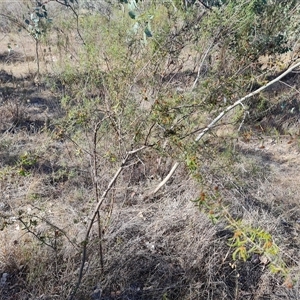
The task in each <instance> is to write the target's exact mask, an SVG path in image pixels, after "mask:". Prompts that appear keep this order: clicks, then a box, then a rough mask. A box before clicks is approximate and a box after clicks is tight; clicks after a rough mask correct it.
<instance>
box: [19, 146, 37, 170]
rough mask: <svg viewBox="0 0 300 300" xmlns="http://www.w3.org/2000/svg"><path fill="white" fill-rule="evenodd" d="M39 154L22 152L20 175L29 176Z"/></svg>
mask: <svg viewBox="0 0 300 300" xmlns="http://www.w3.org/2000/svg"><path fill="white" fill-rule="evenodd" d="M36 163H37V156H36V155H35V154H33V153H29V152H25V153H24V154H22V155H21V156H20V158H19V161H18V169H19V171H18V172H19V175H21V176H27V175H29V174H30V172H29V171H30V170H31V169H32V168H33V167H34V166H35V165H36Z"/></svg>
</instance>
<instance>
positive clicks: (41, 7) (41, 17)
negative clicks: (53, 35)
mask: <svg viewBox="0 0 300 300" xmlns="http://www.w3.org/2000/svg"><path fill="white" fill-rule="evenodd" d="M35 5H36V6H35V7H34V9H33V11H32V12H30V13H29V15H30V17H29V18H25V16H24V21H25V23H26V25H27V26H28V27H27V28H28V31H29V32H30V34H31V36H32V37H33V38H34V39H35V40H39V39H40V38H41V37H42V36H43V35H45V34H46V32H47V31H48V30H49V25H50V23H51V22H52V19H51V18H49V17H48V11H47V8H46V6H45V4H44V3H43V2H41V1H39V0H36V3H35Z"/></svg>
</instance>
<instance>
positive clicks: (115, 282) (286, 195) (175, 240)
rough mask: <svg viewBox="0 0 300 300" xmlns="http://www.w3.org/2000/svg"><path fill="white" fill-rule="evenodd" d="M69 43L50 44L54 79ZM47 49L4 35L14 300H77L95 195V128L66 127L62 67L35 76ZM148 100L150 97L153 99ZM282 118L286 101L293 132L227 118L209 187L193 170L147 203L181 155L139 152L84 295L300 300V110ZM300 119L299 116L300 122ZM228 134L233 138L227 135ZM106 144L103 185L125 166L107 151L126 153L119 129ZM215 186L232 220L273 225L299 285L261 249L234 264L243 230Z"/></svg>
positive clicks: (4, 255) (1, 124)
mask: <svg viewBox="0 0 300 300" xmlns="http://www.w3.org/2000/svg"><path fill="white" fill-rule="evenodd" d="M1 24H2V23H1ZM3 32H4V31H3ZM51 39H52V43H54V44H55V43H56V42H57V40H56V39H55V37H54V36H51V38H50V40H51ZM53 41H56V42H53ZM8 43H11V44H13V45H15V46H16V49H17V50H15V52H14V53H12V54H9V53H8V52H7V49H6V48H5V47H6V46H7V45H6V44H8ZM71 44H72V43H71ZM5 45H6V46H5ZM56 46H57V47H56ZM56 46H55V47H54V48H52V49H51V50H49V47H48V45H47V43H45V44H44V46H42V48H41V49H40V51H41V53H43V54H44V55H43V56H42V59H41V65H42V68H41V71H42V73H43V74H44V75H45V74H49V73H50V75H51V76H52V77H53V76H54V75H53V74H58V73H59V70H60V68H62V66H63V65H64V63H66V64H67V62H66V61H65V60H64V59H65V56H64V55H65V52H63V51H66V52H67V51H69V50H70V48H68V49H64V50H63V51H62V50H61V49H59V48H58V44H57V43H56ZM1 47H2V48H1ZM43 47H44V48H43ZM73 47H75V46H74V45H73ZM45 49H46V50H45ZM70 51H71V50H70ZM60 54H63V55H60ZM183 55H184V57H186V53H185V52H184V54H183ZM54 56H55V57H56V56H57V57H59V59H58V60H57V61H56V60H55V59H54ZM34 57H35V53H34V47H33V44H32V41H31V40H30V38H29V37H28V36H25V35H21V34H19V33H12V34H9V33H8V32H6V33H5V34H4V37H3V43H1V46H0V63H1V64H0V69H1V70H2V71H1V73H0V80H1V87H0V92H1V94H0V96H1V98H0V130H1V136H0V227H1V229H2V230H1V231H0V241H1V242H0V278H2V279H3V278H4V277H3V274H4V273H7V274H8V277H7V280H6V282H3V283H0V298H1V299H3V300H12V299H17V300H21V299H31V300H37V299H40V300H42V299H68V296H70V293H71V291H72V289H73V287H74V285H75V283H76V281H77V279H78V273H79V267H80V258H81V249H82V242H83V240H84V236H85V233H86V230H87V225H88V222H89V221H90V216H91V214H92V212H93V209H94V206H95V202H96V200H95V195H94V191H93V179H94V178H93V176H92V174H91V173H92V168H91V156H90V155H89V151H90V150H91V145H92V136H91V135H88V134H87V133H86V132H85V133H84V132H80V134H77V135H74V136H72V139H70V137H71V136H68V135H66V133H65V130H64V128H63V127H62V124H64V123H63V122H62V121H61V118H62V117H63V116H64V114H65V111H64V110H63V109H62V108H61V106H60V100H61V99H62V98H63V96H65V91H64V89H63V87H62V84H61V83H60V82H59V79H58V80H57V81H55V80H53V79H51V76H50V77H48V79H47V80H46V79H45V80H44V81H42V82H39V83H37V82H36V81H35V73H36V62H35V61H34V59H35V58H34ZM182 59H183V58H182ZM186 59H187V58H186ZM66 60H68V59H66ZM190 60H191V59H190ZM74 64H75V62H74ZM45 78H46V76H45ZM49 78H50V79H49ZM179 81H180V80H179ZM298 81H299V80H298V77H297V76H294V77H293V78H292V79H290V81H288V82H286V83H288V84H290V85H291V84H293V85H295V89H299V87H298V84H299V83H298ZM59 83H60V84H59ZM167 83H168V84H169V85H170V86H171V83H172V82H171V80H169V81H167ZM176 84H177V82H176ZM174 86H175V85H174ZM273 93H274V91H269V94H267V95H273ZM70 94H71V95H72V93H70ZM72 96H73V95H72ZM297 97H298V95H297ZM140 98H141V99H138V100H139V101H141V102H142V101H144V100H143V95H142V96H141V97H140ZM297 99H298V98H297ZM297 99H296V100H297ZM290 100H291V101H292V99H290ZM147 101H148V100H147ZM291 101H290V102H288V103H291V105H292V102H291ZM296 102H297V103H298V100H297V101H296ZM276 103H277V102H276ZM148 104H149V103H148V102H147V103H146V104H145V105H144V106H145V110H146V111H147V110H148V109H149V107H151V105H148ZM288 108H290V109H291V108H292V107H290V106H288ZM282 114H283V112H282V111H280V112H278V114H277V112H276V111H275V113H274V114H273V119H272V120H273V121H274V122H275V123H276V122H277V123H276V124H277V125H278V126H277V127H276V128H280V130H282V131H280V130H277V131H275V132H274V130H273V128H272V126H273V123H272V122H270V119H268V118H264V119H263V120H260V121H257V122H256V123H255V124H254V126H253V124H247V122H246V124H245V126H243V131H242V132H240V133H239V134H237V133H236V132H235V127H234V126H233V125H227V126H223V127H220V128H217V131H216V132H215V134H216V135H215V136H211V137H210V139H211V140H213V138H215V141H217V142H218V143H220V144H221V146H219V147H218V148H217V150H216V152H213V150H207V152H205V150H203V152H201V155H203V164H202V165H201V166H200V168H201V172H202V176H203V177H204V178H205V179H204V181H205V183H203V184H199V181H197V180H196V179H195V178H194V177H193V176H191V174H190V172H189V171H188V170H187V169H186V168H185V167H183V166H181V168H180V169H179V170H178V172H177V173H176V176H175V177H174V178H173V179H172V180H171V181H170V182H168V184H167V185H166V186H165V187H164V189H163V191H162V192H161V194H160V195H158V196H157V197H154V198H152V199H150V200H149V199H148V200H147V201H145V200H144V199H145V196H146V195H147V194H148V193H149V191H150V190H152V189H153V188H154V187H155V186H156V184H157V183H158V182H159V181H160V180H161V178H163V177H164V176H165V175H166V174H167V172H168V170H169V169H170V166H171V165H172V158H171V155H170V157H168V158H166V157H164V156H161V155H160V153H158V152H154V151H150V150H147V151H145V152H144V153H142V154H139V155H138V156H136V157H135V158H134V159H135V160H134V164H132V165H131V166H129V167H127V168H126V169H125V171H124V172H123V173H122V175H121V176H120V178H119V179H118V181H117V183H116V184H115V185H114V186H113V188H112V190H111V191H110V193H109V195H108V197H107V199H106V200H105V202H104V203H103V205H102V207H101V210H100V216H101V220H100V222H101V228H102V233H101V234H102V236H103V241H102V246H103V258H104V270H103V271H102V270H101V259H100V255H99V232H98V230H97V224H95V225H94V227H93V231H92V234H91V237H90V243H89V244H88V248H87V250H88V256H87V259H86V263H85V267H84V276H83V282H82V284H81V285H80V288H79V290H78V293H77V296H76V297H77V298H76V299H97V300H113V299H114V300H116V299H120V300H125V299H126V300H127V299H130V300H133V299H136V300H140V299H147V300H148V299H149V300H150V299H164V300H167V299H169V300H171V299H172V300H173V299H174V300H176V299H178V300H188V299H189V300H196V299H211V300H214V299H235V300H238V299H249V300H250V299H257V300H262V299H272V300H273V299H274V300H279V299H287V300H288V299H291V300H296V299H299V298H300V275H299V274H300V268H299V259H300V256H299V255H300V254H299V253H300V251H299V250H300V239H299V234H300V208H299V191H298V190H299V180H300V177H299V167H298V165H299V149H300V148H299V136H298V134H297V133H299V124H298V121H297V120H298V119H297V118H298V116H299V111H298V110H296V113H295V114H294V113H293V114H292V113H288V114H285V117H286V119H284V122H281V121H282V118H281V116H282ZM291 119H292V120H294V121H295V120H296V121H295V122H293V123H292V125H290V123H289V122H290V121H291ZM280 122H281V123H280ZM234 132H235V133H234ZM289 132H290V134H289ZM233 133H234V136H233ZM228 137H231V141H230V143H229V144H228V145H227V144H226V143H225V142H224V143H223V141H225V138H228ZM217 142H216V143H217ZM99 143H101V153H100V154H99V156H98V166H99V168H98V179H97V180H98V185H99V187H100V188H99V189H100V192H102V191H104V190H105V189H106V187H107V184H108V183H109V181H110V180H111V178H112V176H113V175H114V173H115V171H116V170H117V168H118V167H119V166H118V164H117V163H116V162H114V161H113V159H111V157H109V155H108V153H112V152H113V151H114V153H113V154H115V153H118V154H120V153H121V154H122V149H121V150H120V149H116V148H118V147H117V146H116V144H117V142H116V139H115V137H114V136H110V137H108V138H107V137H104V138H103V139H102V140H101V141H100V142H99ZM78 144H80V145H84V147H82V148H80V147H78ZM212 145H213V142H212ZM112 150H113V151H112ZM121 154H120V156H121ZM216 157H217V158H218V159H217V160H215V159H214V158H216ZM204 158H205V159H204ZM205 185H206V188H208V189H209V187H211V188H213V187H215V186H218V187H219V190H220V193H221V195H222V197H223V199H224V203H226V204H228V205H230V206H229V208H230V209H231V213H232V215H233V216H235V217H237V218H239V219H243V222H245V224H248V225H251V226H253V227H255V228H256V227H260V228H264V229H265V230H266V231H268V232H270V233H271V234H272V236H273V237H274V241H275V242H276V243H277V244H278V246H279V248H280V249H281V253H282V256H283V258H284V260H285V261H286V263H287V265H288V267H289V269H290V271H291V274H292V279H293V280H294V282H293V284H291V283H290V282H289V281H284V280H285V279H283V278H282V277H281V276H280V275H277V274H272V273H270V271H269V270H268V268H267V267H266V265H265V263H264V262H263V260H260V259H256V258H257V257H256V256H254V255H252V256H251V257H250V259H248V260H247V261H246V262H243V261H235V262H234V261H233V260H232V256H231V254H232V249H230V248H229V247H228V238H230V237H232V234H233V233H232V232H231V231H230V230H228V228H226V224H224V223H219V224H217V225H213V224H212V222H211V221H210V220H209V219H208V217H207V216H206V215H205V214H203V213H201V212H200V211H199V210H198V207H196V204H195V203H194V202H192V201H191V200H195V199H196V198H197V197H198V196H199V193H200V192H201V191H202V188H203V186H205Z"/></svg>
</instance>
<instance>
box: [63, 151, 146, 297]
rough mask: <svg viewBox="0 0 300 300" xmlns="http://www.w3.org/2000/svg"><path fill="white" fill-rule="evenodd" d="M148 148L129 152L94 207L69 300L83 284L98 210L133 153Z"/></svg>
mask: <svg viewBox="0 0 300 300" xmlns="http://www.w3.org/2000/svg"><path fill="white" fill-rule="evenodd" d="M145 148H147V146H145V145H144V146H142V147H140V148H138V149H134V150H131V151H128V152H127V154H126V155H125V158H124V159H123V160H122V163H121V166H120V167H119V169H118V170H117V172H116V173H115V175H114V176H113V178H112V179H111V181H110V182H109V184H108V186H107V188H106V190H105V191H104V192H103V194H102V196H101V198H100V199H99V201H98V203H97V205H96V207H95V209H94V212H93V215H92V218H91V219H90V222H89V225H88V229H87V231H86V234H85V238H84V241H83V243H82V244H83V249H82V259H81V265H80V269H79V275H78V281H77V283H76V286H75V287H74V290H73V292H72V293H71V295H70V297H69V300H73V299H75V296H76V292H77V290H78V288H79V286H80V284H81V281H82V277H83V270H84V265H85V262H86V256H87V245H88V243H89V237H90V233H91V230H92V227H93V224H94V222H95V219H96V218H97V216H98V212H99V209H100V207H101V205H102V203H103V201H104V200H105V198H106V196H107V194H108V192H109V191H110V190H111V188H112V187H113V185H114V184H115V182H116V180H117V178H118V177H119V175H120V174H121V172H122V170H123V169H124V168H125V167H126V163H127V162H128V160H129V158H130V156H131V155H133V154H135V153H137V152H140V151H142V150H143V149H145Z"/></svg>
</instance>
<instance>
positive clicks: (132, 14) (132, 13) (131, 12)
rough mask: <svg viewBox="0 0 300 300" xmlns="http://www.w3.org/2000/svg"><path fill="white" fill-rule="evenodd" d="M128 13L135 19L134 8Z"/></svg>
mask: <svg viewBox="0 0 300 300" xmlns="http://www.w3.org/2000/svg"><path fill="white" fill-rule="evenodd" d="M128 14H129V17H130V18H131V19H135V17H136V15H135V13H134V12H133V11H132V10H131V11H130V12H128Z"/></svg>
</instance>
